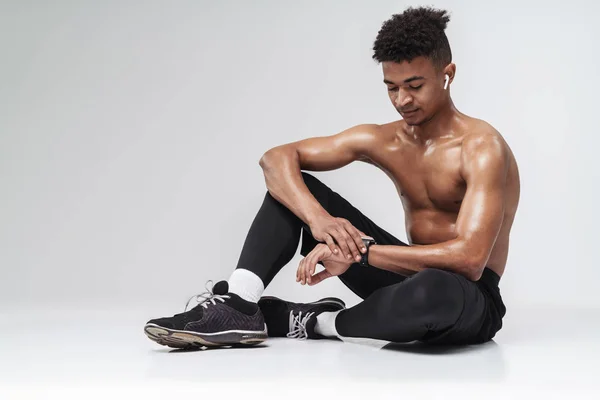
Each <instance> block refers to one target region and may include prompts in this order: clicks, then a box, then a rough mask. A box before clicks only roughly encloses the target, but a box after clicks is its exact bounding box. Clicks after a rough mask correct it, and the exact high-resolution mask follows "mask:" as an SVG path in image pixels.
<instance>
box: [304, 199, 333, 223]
mask: <svg viewBox="0 0 600 400" xmlns="http://www.w3.org/2000/svg"><path fill="white" fill-rule="evenodd" d="M319 206H320V204H319ZM327 216H329V213H328V212H327V211H326V210H325V209H324V208H323V207H322V206H321V208H320V209H319V208H318V207H316V208H315V209H314V210H311V211H309V212H307V213H306V214H305V222H306V224H307V225H308V226H309V227H310V226H311V225H313V224H314V223H315V222H317V221H319V220H320V219H322V218H324V217H327Z"/></svg>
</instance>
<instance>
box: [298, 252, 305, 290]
mask: <svg viewBox="0 0 600 400" xmlns="http://www.w3.org/2000/svg"><path fill="white" fill-rule="evenodd" d="M305 262H306V257H304V258H303V259H302V260H301V261H300V265H298V271H296V282H300V284H302V271H303V267H304V263H305Z"/></svg>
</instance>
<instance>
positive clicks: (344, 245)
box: [333, 229, 352, 260]
mask: <svg viewBox="0 0 600 400" xmlns="http://www.w3.org/2000/svg"><path fill="white" fill-rule="evenodd" d="M345 233H346V231H345V230H344V229H340V230H339V231H338V230H336V231H335V232H334V235H333V236H334V238H335V241H336V242H337V244H338V246H340V249H341V250H342V255H343V256H344V257H346V258H347V259H348V260H350V259H351V258H352V254H350V253H351V251H350V248H349V247H348V241H347V240H346V238H345V237H344V234H345Z"/></svg>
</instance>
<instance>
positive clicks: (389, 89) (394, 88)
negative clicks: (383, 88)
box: [388, 87, 398, 92]
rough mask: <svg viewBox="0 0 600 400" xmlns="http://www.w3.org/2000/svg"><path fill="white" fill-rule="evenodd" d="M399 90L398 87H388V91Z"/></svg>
mask: <svg viewBox="0 0 600 400" xmlns="http://www.w3.org/2000/svg"><path fill="white" fill-rule="evenodd" d="M397 90H398V88H397V87H393V88H390V87H389V88H388V92H396V91H397Z"/></svg>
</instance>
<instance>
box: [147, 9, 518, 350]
mask: <svg viewBox="0 0 600 400" xmlns="http://www.w3.org/2000/svg"><path fill="white" fill-rule="evenodd" d="M448 21H449V17H448V15H447V12H446V11H443V10H435V9H432V8H429V7H420V8H416V9H415V8H408V9H407V10H405V11H404V12H403V13H402V14H396V15H393V16H392V17H391V18H390V19H389V20H388V21H386V22H385V23H384V24H383V26H382V28H381V30H380V31H379V33H378V35H377V38H376V40H375V43H374V47H373V50H374V55H373V58H374V59H375V60H377V61H378V62H380V63H381V64H382V69H383V78H384V83H385V84H386V85H387V90H388V95H389V98H390V100H391V102H392V104H393V105H394V107H395V108H396V109H397V110H398V112H399V113H400V115H401V116H402V117H403V119H402V120H399V121H394V122H390V123H387V124H383V125H376V124H365V125H358V126H355V127H352V128H350V129H347V130H345V131H343V132H340V133H338V134H336V135H332V136H325V137H314V138H309V139H304V140H300V141H297V142H294V143H288V144H284V145H281V146H278V147H275V148H273V149H270V150H269V151H267V152H266V153H265V154H264V155H263V156H262V158H261V159H260V166H261V167H262V169H263V172H264V176H265V181H266V185H267V189H268V191H267V193H266V195H265V198H264V202H263V204H262V206H261V207H260V209H259V211H258V214H257V215H256V217H255V219H254V221H253V223H252V226H251V227H250V231H249V232H248V236H247V238H246V241H245V243H244V246H243V248H242V252H241V256H240V259H239V262H238V265H237V268H236V270H235V271H234V272H233V273H232V275H231V277H230V279H229V280H228V281H221V282H218V283H217V284H215V285H214V287H213V288H212V291H210V290H209V291H208V292H207V293H205V294H202V295H199V296H201V297H203V301H202V302H201V303H200V304H199V305H197V306H196V307H194V308H193V309H191V310H189V311H186V312H184V313H181V314H176V315H174V316H173V317H165V318H158V319H153V320H150V321H148V323H147V324H146V325H145V328H144V331H145V333H146V335H147V336H148V337H149V338H150V339H152V340H154V341H156V342H158V343H160V344H163V345H167V346H171V347H188V346H216V345H239V344H244V345H251V344H256V343H260V342H262V341H264V340H265V339H266V338H267V337H268V336H287V337H292V338H312V339H320V338H339V339H342V340H347V339H348V340H350V339H352V338H354V339H364V338H366V339H380V340H384V341H393V342H411V341H420V342H424V343H430V344H474V343H483V342H486V341H488V340H490V339H492V338H493V337H494V335H495V334H496V332H497V331H498V330H499V329H500V328H501V327H502V318H503V317H504V315H505V312H506V308H505V306H504V303H503V301H502V298H501V296H500V290H499V287H498V284H499V281H500V277H501V276H502V274H503V273H504V268H505V264H506V260H507V255H508V244H509V233H510V229H511V225H512V223H513V219H514V217H515V213H516V210H517V205H518V201H519V173H518V169H517V164H516V162H515V159H514V156H513V154H512V152H511V150H510V148H509V146H508V145H507V144H506V142H505V141H504V139H503V138H502V136H501V135H500V134H499V133H498V132H497V131H496V130H495V129H494V128H493V127H492V126H491V125H490V124H488V123H486V122H484V121H482V120H480V119H476V118H472V117H469V116H467V115H465V114H463V113H461V112H460V111H458V110H457V109H456V107H455V106H454V103H453V102H452V99H451V97H450V86H451V83H452V82H453V80H454V77H455V73H456V66H455V64H453V63H452V55H451V51H450V46H449V43H448V39H447V37H446V35H445V33H444V30H445V28H446V25H447V23H448ZM352 161H363V162H366V163H369V164H371V165H374V166H375V167H377V168H379V169H380V170H382V171H383V172H385V173H386V174H387V175H388V176H389V177H390V179H392V181H393V182H394V184H395V185H396V188H397V190H398V194H399V195H400V197H401V199H402V204H403V206H404V211H405V214H406V230H407V234H408V240H409V244H406V243H403V242H401V241H400V240H398V239H397V238H395V237H394V236H393V235H391V234H390V233H388V232H386V231H385V230H383V229H382V228H380V227H379V226H377V225H376V224H375V223H374V222H373V221H371V220H370V219H369V218H368V217H366V216H365V215H364V214H363V213H362V212H360V211H359V210H358V209H356V208H355V207H354V206H352V205H351V204H350V203H349V202H348V201H347V200H346V199H344V198H343V197H342V196H341V195H340V194H338V193H336V192H334V191H333V190H332V189H331V188H329V187H328V186H327V185H325V184H324V183H323V182H321V181H320V180H318V179H317V178H316V177H314V176H313V175H311V174H308V173H306V172H303V171H302V170H308V171H330V170H334V169H338V168H341V167H343V166H345V165H347V164H349V163H351V162H352ZM356 184H357V185H360V186H363V182H356ZM301 234H302V239H301V240H302V242H301V251H300V253H301V254H302V255H303V256H305V257H304V259H303V260H302V261H301V263H300V266H299V268H298V271H297V275H296V281H297V282H299V283H300V284H302V285H304V284H309V285H315V284H318V283H319V282H321V281H322V280H323V279H326V278H329V277H332V276H337V277H339V278H340V279H341V281H342V282H343V283H344V284H345V285H346V286H348V287H349V288H350V289H351V290H352V291H353V292H354V293H356V294H357V295H358V296H360V297H361V298H362V299H363V301H362V302H360V303H359V304H357V305H356V306H354V307H351V308H347V309H346V308H345V304H344V302H343V301H342V300H340V299H336V298H325V299H321V300H319V301H315V302H313V303H305V304H301V303H292V302H287V301H284V300H282V299H279V298H276V297H262V298H261V297H260V296H261V295H262V292H263V291H264V288H265V287H266V286H267V285H268V284H269V283H270V282H271V280H272V279H273V277H274V276H275V274H277V272H278V271H279V270H280V269H281V268H282V267H283V266H285V265H286V264H287V263H288V262H289V261H290V260H291V259H292V258H293V256H294V253H295V251H296V249H297V247H298V242H299V241H300V235H301ZM317 264H319V265H321V266H323V267H324V269H323V270H322V271H320V272H317V270H316V266H317ZM186 308H187V307H186Z"/></svg>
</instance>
